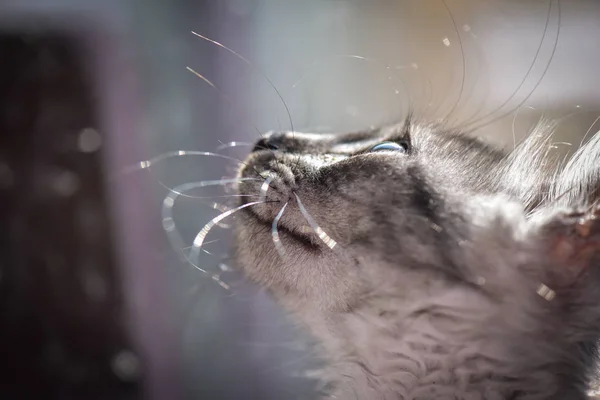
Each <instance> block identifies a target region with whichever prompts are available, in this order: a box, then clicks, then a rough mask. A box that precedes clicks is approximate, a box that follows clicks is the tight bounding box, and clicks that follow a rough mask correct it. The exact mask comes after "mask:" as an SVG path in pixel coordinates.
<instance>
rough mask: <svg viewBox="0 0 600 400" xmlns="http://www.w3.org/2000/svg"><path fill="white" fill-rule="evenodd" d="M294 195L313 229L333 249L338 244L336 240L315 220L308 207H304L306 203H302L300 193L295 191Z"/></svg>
mask: <svg viewBox="0 0 600 400" xmlns="http://www.w3.org/2000/svg"><path fill="white" fill-rule="evenodd" d="M294 196H296V201H297V202H298V208H300V212H301V213H302V215H303V216H304V218H305V219H306V222H308V224H309V225H310V227H311V228H312V230H313V231H314V232H315V233H316V234H317V236H318V237H319V239H321V240H322V241H323V243H325V245H327V247H329V248H330V249H333V248H334V247H335V246H336V245H337V242H336V241H335V240H333V239H332V238H331V237H330V236H329V235H328V234H327V233H325V231H324V230H323V229H321V227H320V226H319V225H318V224H317V223H316V222H315V220H314V219H313V218H312V217H311V216H310V214H309V213H308V211H306V208H304V204H302V201H300V198H299V197H298V195H297V194H296V193H294Z"/></svg>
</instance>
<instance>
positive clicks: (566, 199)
mask: <svg viewBox="0 0 600 400" xmlns="http://www.w3.org/2000/svg"><path fill="white" fill-rule="evenodd" d="M550 130H551V128H541V127H540V128H538V129H536V130H535V131H534V132H533V133H532V134H531V135H530V136H529V137H528V139H526V140H525V141H524V142H523V143H522V144H521V145H520V146H518V147H517V148H516V149H515V150H514V151H512V152H508V153H506V152H504V151H501V150H499V149H496V148H492V147H490V146H488V145H486V144H484V143H482V142H481V141H479V140H477V139H475V138H472V137H469V136H466V135H462V134H460V133H457V132H453V131H448V130H444V129H443V128H441V127H438V126H435V125H424V124H418V123H415V122H414V121H412V120H411V119H410V118H409V119H407V120H406V121H405V122H404V123H401V124H399V125H396V126H389V127H385V128H381V129H373V130H369V131H365V132H355V133H339V134H307V133H298V132H276V133H270V134H268V135H266V136H265V137H264V139H262V140H261V141H259V142H258V143H257V144H256V146H255V148H254V150H253V151H252V153H251V154H250V155H249V156H248V158H247V159H246V160H245V162H244V164H243V165H242V166H241V168H240V171H239V177H243V178H251V177H261V179H262V180H256V181H254V180H246V181H242V182H240V183H239V184H238V189H237V190H238V192H239V194H242V195H253V196H256V195H261V196H262V197H263V199H264V200H265V201H266V202H264V203H261V204H256V205H253V206H248V207H246V208H244V209H243V210H242V211H241V212H240V213H239V214H238V220H237V226H236V228H235V236H236V240H235V254H236V257H237V262H238V264H239V266H240V267H241V269H242V270H243V272H244V273H245V275H246V276H247V277H248V278H249V279H250V280H252V281H254V282H256V283H258V284H259V285H262V286H263V287H266V288H268V290H269V291H270V293H271V294H272V295H273V296H274V298H275V299H276V300H277V301H279V302H280V303H281V304H282V305H283V306H284V307H285V308H286V309H287V310H289V312H290V313H291V314H292V315H293V316H294V317H295V318H296V319H297V320H298V321H300V322H301V323H302V324H304V325H305V326H306V327H307V328H308V330H309V331H310V332H311V333H312V334H313V335H314V337H315V338H317V339H318V340H319V341H320V343H321V344H322V347H323V350H324V354H325V355H326V358H327V360H328V369H327V371H326V373H324V375H323V377H324V378H325V379H328V380H329V381H330V382H331V391H330V392H329V393H328V394H327V396H328V398H335V399H343V400H346V399H385V400H397V399H403V400H409V399H415V400H416V399H422V400H426V399H473V400H479V399H489V400H496V399H498V400H500V399H515V400H516V399H519V400H526V399H527V400H533V399H557V400H558V399H574V400H575V399H585V398H586V396H587V395H586V392H587V388H588V384H589V380H590V379H591V378H592V375H593V373H594V371H595V365H596V364H595V361H596V352H597V345H596V343H597V340H598V337H599V335H600V257H598V250H599V249H600V247H599V245H600V242H599V240H600V224H599V223H597V222H596V215H597V214H600V213H599V212H598V208H597V207H596V200H597V199H598V194H597V189H598V188H599V187H600V163H599V162H600V135H596V136H595V137H594V138H592V139H591V140H590V141H589V142H588V144H587V145H585V146H583V147H582V148H580V149H579V151H578V152H577V153H575V155H574V156H573V157H571V159H570V161H569V162H567V163H564V164H561V165H559V164H558V163H552V160H551V159H550V158H549V157H548V156H547V153H548V149H549V147H550V132H549V131H550ZM267 176H268V178H267ZM263 178H267V179H266V180H264V179H263ZM267 185H268V186H267ZM266 189H268V190H266ZM241 198H242V199H244V197H241ZM249 201H250V200H242V204H244V203H247V202H249ZM284 205H285V210H284V211H283V213H281V210H282V207H283V206H284ZM303 208H304V209H305V211H306V212H303V210H302V209H303ZM306 215H309V218H308V219H311V218H312V222H311V221H309V222H310V223H308V222H307V217H306ZM274 220H275V222H276V223H275V224H273V221H274ZM273 225H276V226H277V228H278V229H277V230H276V231H275V230H274V228H273ZM307 226H311V227H312V229H307ZM274 242H275V243H274ZM275 244H277V246H276V245H275Z"/></svg>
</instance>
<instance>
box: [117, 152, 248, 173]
mask: <svg viewBox="0 0 600 400" xmlns="http://www.w3.org/2000/svg"><path fill="white" fill-rule="evenodd" d="M181 156H206V157H218V158H223V159H226V160H231V161H235V162H237V163H240V164H244V165H245V163H244V162H243V161H242V160H239V159H237V158H235V157H230V156H226V155H223V154H218V153H212V152H209V151H195V150H175V151H168V152H166V153H163V154H161V155H158V156H156V157H154V158H151V159H149V160H145V161H140V162H138V163H137V164H135V165H132V166H129V167H127V168H125V169H123V170H122V171H121V173H122V174H129V173H132V172H136V171H140V170H143V169H148V168H150V167H151V166H154V165H155V164H158V163H159V162H161V161H164V160H167V159H169V158H173V157H181Z"/></svg>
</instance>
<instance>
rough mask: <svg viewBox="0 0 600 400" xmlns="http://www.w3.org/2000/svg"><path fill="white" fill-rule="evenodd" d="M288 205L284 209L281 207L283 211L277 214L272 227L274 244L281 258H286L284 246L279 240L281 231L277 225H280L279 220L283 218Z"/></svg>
mask: <svg viewBox="0 0 600 400" xmlns="http://www.w3.org/2000/svg"><path fill="white" fill-rule="evenodd" d="M287 205H288V203H285V204H284V205H283V207H281V210H279V213H278V214H277V216H276V217H275V219H274V220H273V224H272V225H271V237H272V238H273V244H274V245H275V249H276V250H277V252H278V253H279V255H280V256H281V257H284V256H285V248H284V247H283V244H282V243H281V240H280V239H279V231H278V230H277V224H279V220H280V219H281V217H282V216H283V212H284V211H285V208H286V207H287Z"/></svg>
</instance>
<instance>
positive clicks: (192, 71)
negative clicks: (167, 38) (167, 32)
mask: <svg viewBox="0 0 600 400" xmlns="http://www.w3.org/2000/svg"><path fill="white" fill-rule="evenodd" d="M192 33H194V32H192ZM196 35H197V34H196ZM197 36H200V37H202V38H203V39H206V38H204V37H203V36H201V35H197ZM206 40H208V41H209V42H214V41H212V40H210V39H206ZM214 43H216V42H214ZM221 46H222V45H221ZM222 47H223V46H222ZM246 61H247V60H246ZM248 62H249V61H248ZM186 69H187V70H188V71H190V72H191V73H192V74H194V75H196V76H197V77H198V78H200V79H202V80H203V81H204V82H206V83H207V84H208V85H210V87H212V88H213V89H215V90H216V91H217V92H218V93H219V96H221V98H223V99H224V100H225V101H226V102H227V103H228V104H229V105H230V106H231V108H232V109H233V110H237V108H236V107H235V106H234V105H233V102H232V101H231V100H230V99H229V97H227V96H225V95H224V94H223V93H221V91H220V90H219V88H217V86H216V85H215V84H214V83H212V82H211V81H210V80H209V79H208V78H206V77H205V76H204V75H202V74H200V73H199V72H197V71H195V70H194V69H192V68H191V67H186ZM265 78H266V77H265ZM275 90H277V89H275ZM281 101H283V99H281ZM283 104H284V105H285V107H286V109H287V105H286V104H285V102H283ZM288 115H289V111H288ZM290 124H291V116H290ZM252 126H253V128H254V130H255V131H256V133H257V134H258V137H259V138H260V139H262V138H263V137H264V136H263V134H262V133H261V132H260V130H259V129H258V128H257V127H256V125H252ZM292 132H293V126H292ZM232 143H236V142H232ZM269 150H270V151H271V153H273V156H275V152H273V150H271V149H269ZM275 160H276V162H278V161H277V158H276V157H275ZM238 161H240V160H238ZM240 162H241V163H242V164H244V165H247V164H245V163H243V162H242V161H240ZM252 169H254V172H256V174H257V175H259V176H260V173H259V172H258V171H257V170H256V168H254V167H252Z"/></svg>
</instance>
